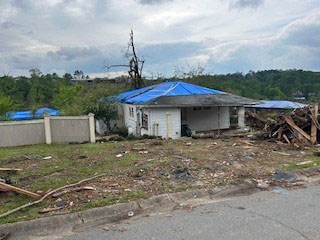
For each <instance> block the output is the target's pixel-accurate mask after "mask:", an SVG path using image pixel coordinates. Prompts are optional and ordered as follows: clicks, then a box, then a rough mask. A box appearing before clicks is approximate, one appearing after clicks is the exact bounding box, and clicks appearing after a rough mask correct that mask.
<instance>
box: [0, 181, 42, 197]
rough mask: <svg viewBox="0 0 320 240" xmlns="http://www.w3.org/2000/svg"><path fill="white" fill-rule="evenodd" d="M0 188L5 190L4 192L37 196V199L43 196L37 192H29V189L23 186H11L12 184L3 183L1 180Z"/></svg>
mask: <svg viewBox="0 0 320 240" xmlns="http://www.w3.org/2000/svg"><path fill="white" fill-rule="evenodd" d="M0 190H1V191H4V192H16V193H20V194H24V195H27V196H29V197H32V198H35V199H39V198H40V197H41V196H40V195H39V194H37V193H33V192H29V191H27V190H24V189H22V188H18V187H14V186H11V185H9V184H6V183H3V182H0Z"/></svg>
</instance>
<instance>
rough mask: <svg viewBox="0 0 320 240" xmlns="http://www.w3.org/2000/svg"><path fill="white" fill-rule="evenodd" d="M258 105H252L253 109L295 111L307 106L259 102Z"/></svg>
mask: <svg viewBox="0 0 320 240" xmlns="http://www.w3.org/2000/svg"><path fill="white" fill-rule="evenodd" d="M260 102H261V103H260V104H257V105H252V106H249V107H253V108H269V109H296V108H303V107H306V106H308V105H306V104H303V103H297V102H291V101H260Z"/></svg>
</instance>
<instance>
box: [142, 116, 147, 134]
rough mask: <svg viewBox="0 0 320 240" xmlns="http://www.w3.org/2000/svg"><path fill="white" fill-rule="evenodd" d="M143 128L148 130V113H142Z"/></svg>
mask: <svg viewBox="0 0 320 240" xmlns="http://www.w3.org/2000/svg"><path fill="white" fill-rule="evenodd" d="M142 128H144V129H146V130H148V114H145V113H143V114H142Z"/></svg>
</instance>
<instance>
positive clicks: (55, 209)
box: [39, 206, 64, 213]
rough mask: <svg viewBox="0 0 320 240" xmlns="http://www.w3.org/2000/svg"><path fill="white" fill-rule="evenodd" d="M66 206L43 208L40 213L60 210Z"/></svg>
mask: <svg viewBox="0 0 320 240" xmlns="http://www.w3.org/2000/svg"><path fill="white" fill-rule="evenodd" d="M62 208H64V206H62V207H53V208H43V209H41V210H40V211H39V213H49V212H54V211H58V210H60V209H62Z"/></svg>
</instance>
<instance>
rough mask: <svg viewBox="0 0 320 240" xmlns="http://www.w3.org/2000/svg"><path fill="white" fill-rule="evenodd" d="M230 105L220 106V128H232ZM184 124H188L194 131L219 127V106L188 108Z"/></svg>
mask: <svg viewBox="0 0 320 240" xmlns="http://www.w3.org/2000/svg"><path fill="white" fill-rule="evenodd" d="M229 110H230V109H229V107H220V129H227V128H230V111H229ZM182 124H188V126H189V128H190V129H191V130H192V131H206V130H214V129H218V107H212V108H211V109H200V110H194V108H187V112H186V119H185V120H183V122H182Z"/></svg>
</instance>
